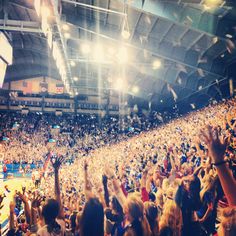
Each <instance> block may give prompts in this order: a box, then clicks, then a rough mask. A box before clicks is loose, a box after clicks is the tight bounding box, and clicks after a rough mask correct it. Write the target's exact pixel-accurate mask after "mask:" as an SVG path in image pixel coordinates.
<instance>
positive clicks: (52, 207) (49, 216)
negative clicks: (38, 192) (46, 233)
mask: <svg viewBox="0 0 236 236" xmlns="http://www.w3.org/2000/svg"><path fill="white" fill-rule="evenodd" d="M59 211H60V206H59V204H58V202H57V201H56V200H55V199H48V201H47V202H46V204H45V205H44V206H43V209H42V215H43V218H44V221H45V223H46V224H50V222H52V221H55V220H56V218H57V216H58V214H59Z"/></svg>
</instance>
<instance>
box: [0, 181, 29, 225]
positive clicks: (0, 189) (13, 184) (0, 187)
mask: <svg viewBox="0 0 236 236" xmlns="http://www.w3.org/2000/svg"><path fill="white" fill-rule="evenodd" d="M30 183H31V180H30V179H26V178H15V179H10V180H7V181H1V182H0V193H5V194H6V196H7V197H5V198H4V200H3V205H4V207H3V209H2V210H1V215H0V222H1V223H3V222H5V221H6V220H7V219H8V217H9V204H10V202H11V201H12V200H13V198H14V194H15V191H16V190H17V191H22V185H23V186H26V187H27V186H29V185H30ZM6 185H7V186H8V189H9V190H10V192H9V193H7V191H5V188H4V186H6Z"/></svg>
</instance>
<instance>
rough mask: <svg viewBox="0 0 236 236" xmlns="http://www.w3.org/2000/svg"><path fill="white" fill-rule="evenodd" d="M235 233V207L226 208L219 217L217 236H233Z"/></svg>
mask: <svg viewBox="0 0 236 236" xmlns="http://www.w3.org/2000/svg"><path fill="white" fill-rule="evenodd" d="M235 232H236V207H227V208H225V209H223V210H222V212H221V216H220V226H219V229H218V235H219V236H234V235H235Z"/></svg>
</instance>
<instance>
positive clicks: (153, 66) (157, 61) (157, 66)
mask: <svg viewBox="0 0 236 236" xmlns="http://www.w3.org/2000/svg"><path fill="white" fill-rule="evenodd" d="M160 67H161V61H160V60H155V61H154V62H153V63H152V68H153V69H154V70H156V69H159V68H160Z"/></svg>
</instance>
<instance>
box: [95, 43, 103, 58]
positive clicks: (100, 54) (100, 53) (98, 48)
mask: <svg viewBox="0 0 236 236" xmlns="http://www.w3.org/2000/svg"><path fill="white" fill-rule="evenodd" d="M93 58H94V59H95V60H96V61H98V62H102V61H103V60H104V51H103V48H102V46H101V45H97V46H96V47H95V48H94V52H93Z"/></svg>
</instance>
